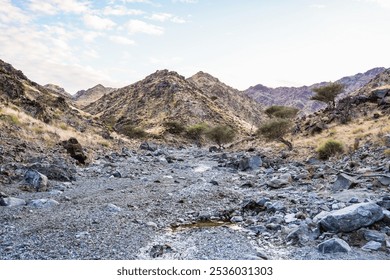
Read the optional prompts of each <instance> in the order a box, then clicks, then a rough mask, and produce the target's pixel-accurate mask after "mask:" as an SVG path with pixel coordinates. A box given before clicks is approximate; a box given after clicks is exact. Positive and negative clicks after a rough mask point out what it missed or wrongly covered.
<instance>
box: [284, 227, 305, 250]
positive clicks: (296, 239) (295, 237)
mask: <svg viewBox="0 0 390 280" xmlns="http://www.w3.org/2000/svg"><path fill="white" fill-rule="evenodd" d="M309 240H310V237H309V230H308V227H307V225H306V224H302V225H300V226H299V227H297V228H295V229H293V230H292V231H291V232H290V233H289V234H288V235H287V237H286V242H287V243H288V244H292V245H304V244H305V243H307V242H308V241H309Z"/></svg>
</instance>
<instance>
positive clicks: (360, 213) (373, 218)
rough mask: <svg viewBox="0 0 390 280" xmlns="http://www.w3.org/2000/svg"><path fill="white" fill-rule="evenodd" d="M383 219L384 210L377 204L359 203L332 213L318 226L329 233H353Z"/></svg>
mask: <svg viewBox="0 0 390 280" xmlns="http://www.w3.org/2000/svg"><path fill="white" fill-rule="evenodd" d="M382 218H383V210H382V208H381V207H380V206H379V205H377V204H376V203H372V202H368V203H358V204H354V205H351V206H348V207H346V208H343V209H340V210H336V211H333V212H330V213H329V215H326V216H325V217H323V218H322V219H321V220H320V221H319V223H318V225H319V226H320V228H321V229H322V230H324V231H328V232H334V233H338V232H351V231H354V230H357V229H359V228H362V227H366V226H369V225H372V224H373V223H375V222H377V221H379V220H381V219H382Z"/></svg>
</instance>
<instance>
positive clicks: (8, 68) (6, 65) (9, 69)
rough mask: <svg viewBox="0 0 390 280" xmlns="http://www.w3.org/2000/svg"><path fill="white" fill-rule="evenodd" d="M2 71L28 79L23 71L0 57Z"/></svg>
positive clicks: (0, 70)
mask: <svg viewBox="0 0 390 280" xmlns="http://www.w3.org/2000/svg"><path fill="white" fill-rule="evenodd" d="M0 72H1V73H3V74H6V75H10V76H13V77H15V78H18V79H21V80H28V79H27V77H26V76H25V75H24V74H23V72H22V71H20V70H16V69H15V68H14V67H13V66H12V65H11V64H9V63H6V62H4V61H3V60H1V59H0Z"/></svg>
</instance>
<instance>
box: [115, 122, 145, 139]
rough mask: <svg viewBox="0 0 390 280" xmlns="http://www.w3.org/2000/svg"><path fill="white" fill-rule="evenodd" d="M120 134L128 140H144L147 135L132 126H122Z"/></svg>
mask: <svg viewBox="0 0 390 280" xmlns="http://www.w3.org/2000/svg"><path fill="white" fill-rule="evenodd" d="M120 132H121V133H122V134H123V135H125V136H127V137H129V138H144V137H146V136H147V135H148V134H147V133H146V132H145V131H144V130H143V129H141V128H139V127H135V126H133V125H125V126H123V127H122V128H121V129H120Z"/></svg>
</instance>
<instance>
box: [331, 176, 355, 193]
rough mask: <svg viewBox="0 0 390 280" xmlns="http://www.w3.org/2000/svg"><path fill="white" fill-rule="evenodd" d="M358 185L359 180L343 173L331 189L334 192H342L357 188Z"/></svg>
mask: <svg viewBox="0 0 390 280" xmlns="http://www.w3.org/2000/svg"><path fill="white" fill-rule="evenodd" d="M358 183H359V182H358V180H356V179H355V178H354V177H351V176H349V175H346V174H343V173H341V174H339V175H338V176H337V180H336V181H335V182H334V183H333V185H332V187H331V188H332V190H333V191H341V190H346V189H350V188H352V187H354V186H356V185H357V184H358Z"/></svg>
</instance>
